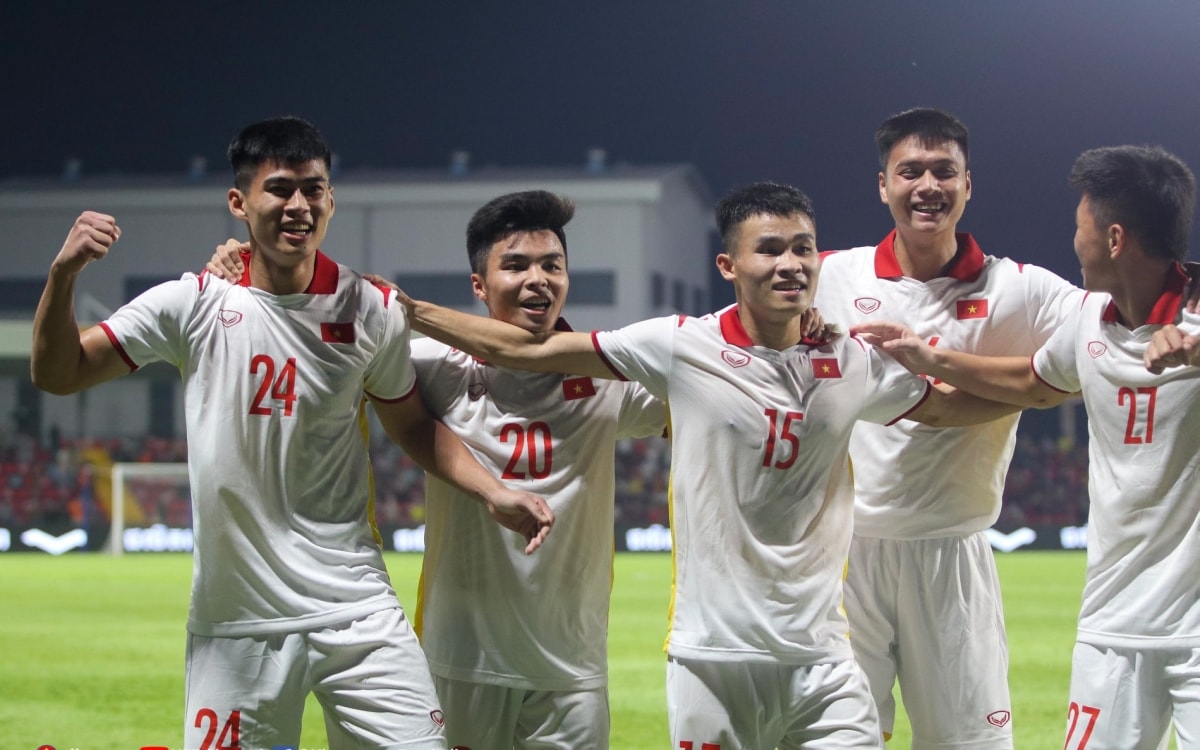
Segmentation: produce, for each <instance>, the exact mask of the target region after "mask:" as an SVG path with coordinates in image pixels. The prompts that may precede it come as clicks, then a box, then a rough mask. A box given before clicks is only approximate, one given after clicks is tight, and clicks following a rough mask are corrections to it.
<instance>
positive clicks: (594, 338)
mask: <svg viewBox="0 0 1200 750" xmlns="http://www.w3.org/2000/svg"><path fill="white" fill-rule="evenodd" d="M599 333H600V332H599V331H592V348H594V349H595V350H596V354H599V355H600V359H601V361H603V362H604V366H605V367H607V368H608V369H609V370H611V371H612V374H613V375H616V376H617V380H623V381H626V382H628V381H629V378H627V377H625V376H624V375H623V374H621V371H620V370H618V369H617V368H616V367H614V366H613V363H612V362H610V361H609V360H608V357H606V356H604V351H603V350H601V349H600V338H599V336H598V334H599Z"/></svg>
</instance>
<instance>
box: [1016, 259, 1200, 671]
mask: <svg viewBox="0 0 1200 750" xmlns="http://www.w3.org/2000/svg"><path fill="white" fill-rule="evenodd" d="M1186 282H1187V277H1186V274H1185V272H1184V271H1183V269H1182V268H1181V267H1180V268H1177V269H1175V270H1174V271H1173V273H1172V275H1171V277H1170V280H1169V283H1168V287H1167V289H1166V291H1165V292H1164V294H1163V295H1162V297H1161V298H1160V299H1159V301H1158V303H1157V305H1156V306H1155V308H1154V311H1153V313H1152V314H1151V316H1150V319H1149V320H1148V321H1147V323H1146V325H1143V326H1139V327H1138V328H1136V329H1134V330H1132V331H1131V330H1129V329H1128V328H1126V327H1125V326H1124V325H1122V324H1121V323H1120V322H1118V314H1117V312H1116V308H1115V307H1114V306H1113V305H1112V302H1111V299H1110V298H1109V296H1108V295H1104V294H1093V295H1089V296H1088V297H1087V299H1086V300H1085V301H1084V302H1083V304H1082V305H1081V307H1080V308H1079V309H1078V310H1077V312H1076V313H1075V314H1074V315H1072V316H1071V318H1070V319H1069V320H1068V321H1067V322H1066V323H1065V324H1064V325H1063V327H1062V328H1061V329H1059V330H1058V331H1057V332H1056V333H1055V334H1054V336H1052V337H1051V339H1050V341H1048V342H1047V343H1046V345H1045V346H1044V347H1043V348H1042V349H1040V350H1039V351H1038V352H1037V353H1036V354H1035V355H1034V357H1033V369H1034V372H1035V373H1036V374H1037V376H1038V377H1039V378H1041V379H1042V380H1043V381H1045V382H1046V383H1047V384H1048V385H1050V386H1051V387H1053V388H1057V389H1059V390H1062V391H1067V392H1074V391H1080V390H1081V391H1082V392H1083V401H1084V405H1085V406H1086V407H1087V414H1088V433H1089V434H1088V438H1089V444H1088V456H1089V462H1090V463H1089V467H1088V474H1089V476H1088V494H1089V495H1090V497H1091V509H1090V511H1089V514H1088V568H1087V582H1086V584H1085V585H1084V590H1083V605H1082V607H1081V609H1080V614H1079V636H1078V637H1079V640H1080V641H1082V642H1084V643H1090V644H1092V645H1096V646H1112V647H1124V648H1197V647H1200V583H1198V579H1197V577H1196V571H1198V570H1200V430H1198V429H1197V425H1200V370H1197V368H1194V367H1179V368H1172V369H1169V370H1167V371H1165V372H1163V373H1162V374H1161V375H1153V374H1151V373H1150V372H1149V371H1147V370H1146V368H1145V367H1144V366H1143V364H1142V355H1143V353H1144V352H1145V350H1146V346H1147V345H1148V344H1149V343H1150V338H1151V336H1152V335H1153V333H1154V331H1155V330H1157V329H1158V328H1159V327H1161V325H1162V324H1166V323H1172V322H1174V323H1176V324H1177V325H1179V327H1180V328H1181V329H1182V330H1184V331H1185V332H1187V333H1190V334H1193V335H1196V334H1200V317H1198V316H1196V315H1192V314H1189V313H1187V312H1186V311H1184V309H1183V305H1182V294H1183V289H1184V285H1185V284H1186Z"/></svg>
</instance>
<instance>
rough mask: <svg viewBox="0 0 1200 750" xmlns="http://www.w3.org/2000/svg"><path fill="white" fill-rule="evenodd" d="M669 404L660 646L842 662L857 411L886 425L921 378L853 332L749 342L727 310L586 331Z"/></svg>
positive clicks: (919, 394)
mask: <svg viewBox="0 0 1200 750" xmlns="http://www.w3.org/2000/svg"><path fill="white" fill-rule="evenodd" d="M593 338H594V342H595V346H596V350H597V351H598V352H599V353H600V354H601V355H602V356H603V357H604V358H605V359H606V360H607V361H608V362H609V364H610V366H611V367H612V368H613V370H614V372H616V373H618V374H619V375H620V376H621V377H623V378H628V379H630V380H635V381H637V382H640V383H642V384H643V385H645V386H646V388H647V389H648V390H649V391H650V392H651V393H653V394H654V395H656V396H658V397H659V398H661V399H663V400H664V401H666V402H667V407H668V410H669V414H670V422H671V429H670V431H671V485H670V510H671V533H672V537H673V549H672V554H673V557H674V589H673V591H672V603H671V614H670V620H671V625H670V633H669V635H668V638H667V653H668V654H670V655H671V656H673V657H677V658H688V659H699V660H708V661H742V662H751V661H757V662H780V663H785V664H815V663H819V662H828V661H837V660H840V659H848V658H851V652H850V644H849V641H848V639H847V624H846V618H845V615H844V613H843V612H842V608H841V597H842V570H843V567H844V565H845V563H846V555H847V551H848V549H849V546H850V532H851V521H852V516H853V486H852V481H851V476H850V468H849V462H848V460H847V457H846V451H847V444H848V442H849V439H850V430H851V428H852V427H853V425H854V422H855V420H857V419H869V420H871V421H875V422H879V423H888V422H893V421H895V420H897V419H899V418H901V417H902V416H903V415H904V414H906V413H907V412H909V411H910V410H912V409H913V408H914V407H916V406H917V405H918V404H919V403H921V401H922V400H923V399H924V398H925V397H926V396H927V394H928V389H929V386H928V384H927V383H925V382H924V381H922V380H921V379H919V378H915V377H913V376H912V375H910V374H909V373H908V372H907V371H906V370H905V369H904V368H903V367H901V366H900V365H899V364H897V363H896V362H895V361H893V360H891V359H889V358H887V357H885V356H883V355H882V354H880V353H878V352H876V351H875V350H873V349H871V348H870V347H869V346H867V345H866V344H864V343H862V342H861V341H859V340H858V339H855V338H849V337H845V336H842V337H839V338H838V339H836V340H835V341H834V342H832V343H830V344H827V345H809V344H808V343H806V342H801V343H800V344H798V345H797V346H793V347H789V348H788V349H786V350H783V351H777V350H774V349H770V348H767V347H760V346H754V345H753V344H752V343H751V341H750V338H749V336H748V335H747V334H746V331H745V329H744V328H743V327H742V325H741V322H740V321H739V319H738V317H737V308H736V307H733V308H730V309H728V310H726V311H724V312H723V313H720V314H719V315H707V316H705V317H703V318H688V317H684V316H671V317H666V318H657V319H654V320H648V321H643V322H641V323H635V324H633V325H631V326H627V327H625V328H622V329H620V330H617V331H610V332H601V333H596V334H593Z"/></svg>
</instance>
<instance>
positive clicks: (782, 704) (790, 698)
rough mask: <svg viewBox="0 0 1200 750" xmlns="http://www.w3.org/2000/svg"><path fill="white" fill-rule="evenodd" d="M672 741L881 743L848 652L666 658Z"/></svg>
mask: <svg viewBox="0 0 1200 750" xmlns="http://www.w3.org/2000/svg"><path fill="white" fill-rule="evenodd" d="M667 718H668V721H669V723H670V726H671V747H673V748H679V749H680V750H775V748H779V750H798V749H799V748H805V750H851V749H852V748H870V749H871V750H883V734H882V733H881V732H880V731H879V716H878V714H877V713H876V711H875V702H874V701H873V700H871V691H870V690H869V689H868V688H867V680H866V678H865V677H864V676H863V673H862V670H861V669H859V667H858V664H856V663H855V662H854V660H853V659H847V660H845V661H842V662H834V663H831V664H813V665H807V666H797V665H794V664H747V663H739V662H713V661H695V660H686V659H675V658H668V659H667Z"/></svg>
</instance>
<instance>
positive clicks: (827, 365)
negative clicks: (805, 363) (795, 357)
mask: <svg viewBox="0 0 1200 750" xmlns="http://www.w3.org/2000/svg"><path fill="white" fill-rule="evenodd" d="M812 366H813V377H814V378H818V379H820V378H840V377H841V376H842V370H841V368H840V367H838V361H837V360H836V359H832V358H828V357H814V358H813V361H812Z"/></svg>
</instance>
